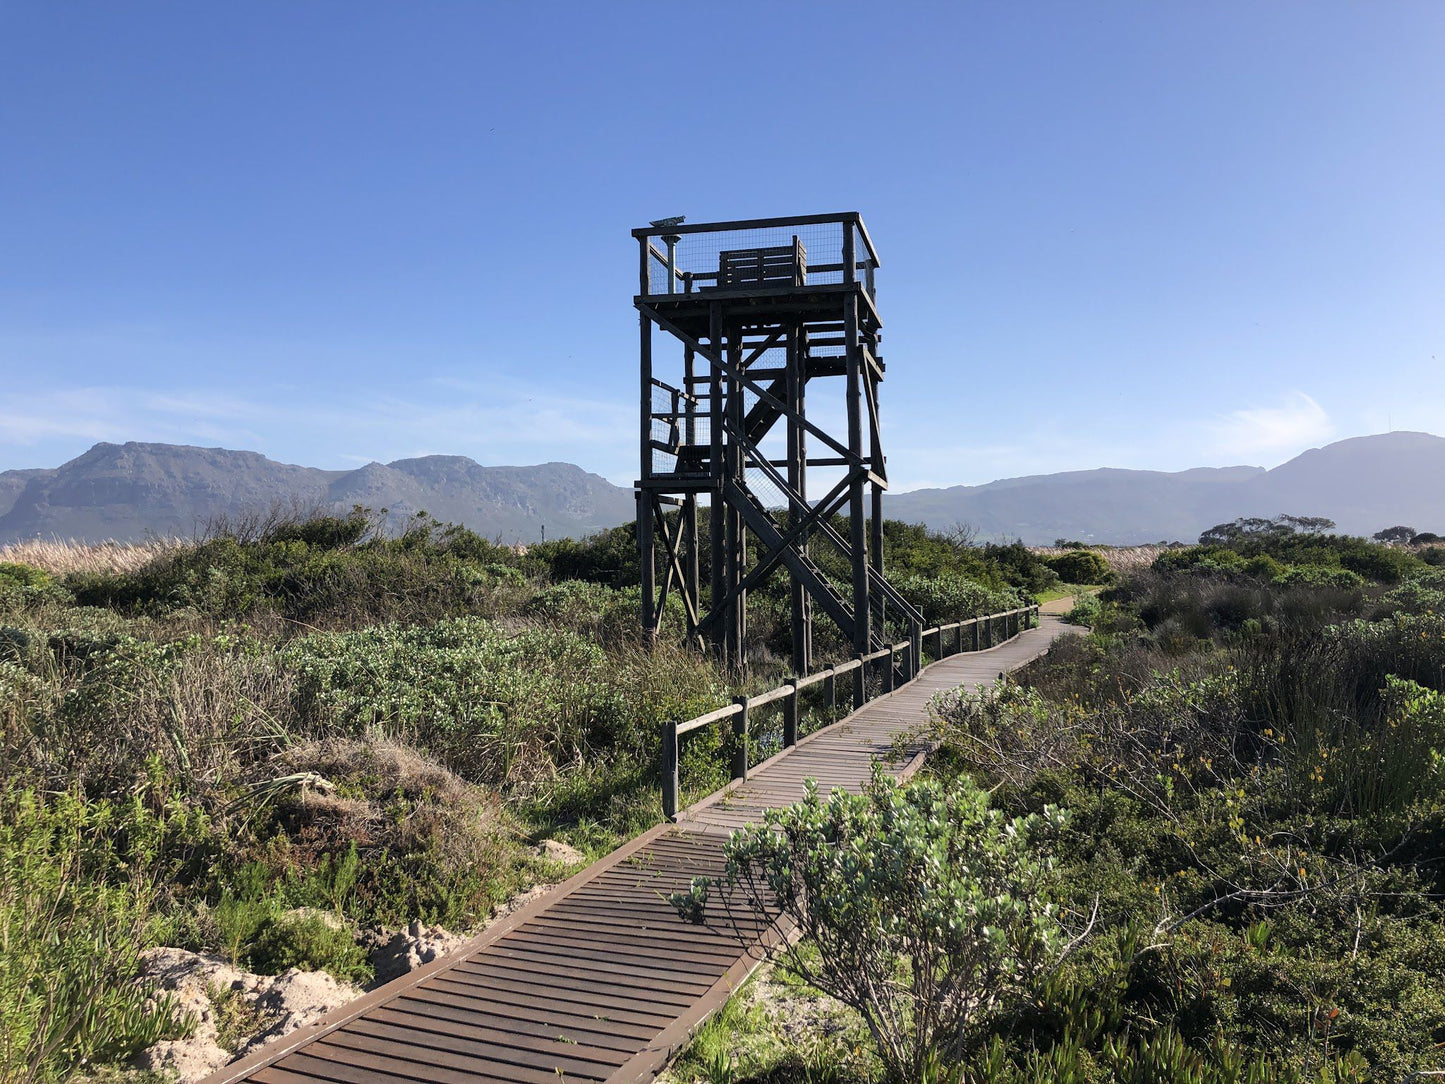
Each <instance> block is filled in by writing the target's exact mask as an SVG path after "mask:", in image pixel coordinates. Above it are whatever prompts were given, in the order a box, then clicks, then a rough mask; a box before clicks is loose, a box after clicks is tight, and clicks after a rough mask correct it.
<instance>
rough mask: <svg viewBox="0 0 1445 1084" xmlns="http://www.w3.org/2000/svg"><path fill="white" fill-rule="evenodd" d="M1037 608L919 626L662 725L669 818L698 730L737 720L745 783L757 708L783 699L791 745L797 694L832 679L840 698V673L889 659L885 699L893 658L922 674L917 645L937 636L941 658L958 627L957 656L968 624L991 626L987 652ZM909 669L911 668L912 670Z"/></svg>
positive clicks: (979, 645) (738, 767) (737, 771)
mask: <svg viewBox="0 0 1445 1084" xmlns="http://www.w3.org/2000/svg"><path fill="white" fill-rule="evenodd" d="M1038 610H1039V608H1038V606H1019V607H1017V608H1015V609H1012V610H1004V611H1003V612H1002V613H996V614H983V615H980V616H978V617H969V618H964V619H963V620H961V621H954V622H952V623H950V624H947V625H935V626H933V627H931V628H926V629H922V628H917V626H915V628H916V629H917V638H916V640H900V641H899V642H898V643H896V644H891V645H889V646H888V647H883V648H879V649H878V650H877V651H874V652H872V653H871V654H868V655H855V656H854V657H853V658H851V659H849V660H848V661H847V662H840V663H837V664H836V665H834V666H830V667H828V668H827V669H826V670H819V671H818V672H817V673H814V674H809V675H808V676H806V677H800V678H793V679H792V680H790V681H789V682H788V683H787V684H785V685H779V686H778V687H777V688H776V689H769V690H768V691H767V692H763V693H754V694H753V695H752V696H739V697H737V698H736V699H734V701H733V702H732V703H731V704H727V705H725V706H724V707H721V708H717V709H715V710H713V711H710V712H708V713H707V714H705V715H699V716H698V717H697V718H695V719H689V720H687V721H686V722H681V723H680V722H677V721H676V720H671V719H669V720H668V721H667V722H666V723H665V724H663V742H662V744H663V748H662V811H663V814H664V815H665V816H666V817H667V818H668V819H669V820H676V819H677V803H678V797H679V780H678V763H679V757H680V754H681V748H680V740H681V738H682V737H683V736H684V735H687V734H691V733H692V732H693V731H695V730H701V729H702V728H703V727H705V726H710V725H711V724H713V723H720V722H724V721H726V720H729V719H731V720H733V727H734V731H735V734H734V737H735V739H736V744H735V748H734V750H733V761H734V762H733V778H735V779H744V778H746V777H747V755H748V748H749V745H750V738H749V734H748V724H749V718H748V716H749V714H750V713H751V710H752V709H753V708H760V707H764V706H765V705H768V704H773V703H776V702H777V701H779V700H784V701H786V704H785V705H784V709H785V711H784V714H785V716H786V718H785V721H784V727H783V729H784V746H785V747H790V746H792V745H793V744H795V743H796V742H797V738H798V734H797V729H798V694H799V693H801V692H802V691H803V690H804V689H807V688H811V687H812V686H814V685H817V684H818V683H819V682H823V681H827V682H830V683H831V684H830V695H831V696H832V697H834V698H835V699H836V697H837V687H836V681H837V678H838V677H839V675H841V674H847V673H850V672H852V671H854V670H859V669H863V668H866V667H867V665H868V664H869V663H873V662H878V661H880V660H882V659H887V660H888V666H887V667H886V668H885V669H886V671H887V672H886V673H885V675H884V679H883V691H884V694H885V695H886V694H887V693H890V692H892V691H893V690H894V687H895V686H894V682H893V657H894V656H895V655H898V654H902V655H903V657H904V660H905V669H904V676H905V677H907V676H908V675H909V674H910V673H911V674H912V675H913V676H914V677H916V676H917V674H918V671H919V669H920V668H921V665H922V659H921V658H910V656H912V655H913V654H914V651H915V644H921V642H922V640H923V638H924V637H927V636H937V637H938V645H939V652H940V657H942V651H943V634H944V633H945V632H948V631H950V630H952V629H959V630H960V635H959V638H958V648H957V650H956V651H955V652H954V654H961V653H962V652H963V638H962V632H961V630H962V629H964V628H966V627H968V626H969V625H972V626H974V628H975V630H977V628H978V625H979V622H981V621H982V622H986V623H987V624H986V628H987V643H984V642H983V638H981V637H975V638H974V641H973V642H974V644H975V645H976V646H975V647H974V648H972V649H971V650H983V649H985V648H989V647H994V646H996V644H995V641H994V637H993V622H994V620H995V619H998V618H1008V617H1014V616H1016V615H1018V614H1024V615H1029V614H1036V613H1038ZM1018 626H1019V627H1018V632H1016V633H1014V635H1018V634H1019V633H1021V632H1024V631H1025V630H1027V629H1029V628H1031V627H1032V625H1031V623H1030V621H1029V620H1027V618H1026V619H1025V620H1023V621H1021V622H1018ZM1005 629H1007V625H1005ZM1010 638H1012V637H1010ZM909 667H911V669H910V668H909ZM862 678H863V675H862V674H860V675H858V677H857V678H855V679H854V701H855V707H859V706H861V704H862V703H863V702H866V700H867V686H866V684H865V683H864V682H863V680H862ZM910 680H911V679H910ZM860 687H862V689H863V693H862V698H861V702H860V698H859V696H858V690H859V688H860Z"/></svg>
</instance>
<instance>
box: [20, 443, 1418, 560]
mask: <svg viewBox="0 0 1445 1084" xmlns="http://www.w3.org/2000/svg"><path fill="white" fill-rule="evenodd" d="M277 502H281V503H295V504H299V505H308V506H309V505H320V506H324V507H330V508H332V509H334V510H337V511H346V510H349V509H350V508H351V507H352V506H353V505H357V504H362V505H366V506H367V507H370V508H378V509H379V508H387V509H389V510H390V512H391V516H392V521H393V522H394V523H400V522H402V521H404V520H406V519H409V518H410V517H411V516H413V515H414V514H415V513H417V512H418V511H426V512H428V513H430V514H431V515H433V516H435V517H436V518H437V519H440V520H443V521H446V522H452V523H462V524H465V525H466V526H468V527H471V528H472V529H473V530H476V531H478V532H480V533H481V534H483V535H484V536H486V537H488V538H497V539H500V540H502V541H504V542H520V541H532V540H535V539H537V538H538V537H540V535H541V532H542V527H543V526H544V525H545V526H546V529H547V535H548V537H552V538H560V537H565V536H571V537H577V536H580V535H583V534H587V533H589V532H592V531H595V530H599V529H601V528H604V527H612V526H616V525H617V524H620V523H625V522H629V521H631V520H632V518H633V517H634V515H635V504H634V501H633V496H632V492H631V491H630V490H628V489H624V488H622V487H620V486H614V485H612V484H611V483H610V482H608V481H607V480H606V479H604V478H601V477H599V476H598V475H595V474H589V473H588V472H586V471H584V470H583V469H582V468H581V467H578V466H574V465H573V464H571V463H541V464H537V465H535V466H522V467H507V466H503V467H485V466H482V465H481V464H479V463H477V462H476V461H474V460H472V459H468V458H467V457H465V456H453V455H433V456H423V457H421V458H417V459H398V460H396V461H394V462H392V463H368V464H366V465H365V466H363V467H358V468H356V469H354V470H321V469H318V468H316V467H303V466H296V465H294V464H289V463H278V462H276V461H275V460H272V459H268V458H266V457H265V456H264V455H261V454H260V453H259V452H245V451H231V450H228V449H224V448H196V447H190V446H187V445H175V444H143V443H135V442H132V443H128V444H97V445H96V446H95V447H93V448H91V449H90V450H89V451H88V452H86V453H84V454H83V455H80V456H78V457H76V458H75V459H72V460H71V461H70V462H68V463H65V464H62V465H61V466H60V467H56V468H36V469H30V470H11V471H4V472H0V544H3V543H6V542H13V541H19V540H22V539H26V538H53V537H55V538H76V539H86V540H92V541H98V540H102V539H106V538H114V539H117V540H122V541H125V540H133V539H138V538H143V537H145V536H146V535H148V534H157V535H178V536H182V537H189V536H191V535H193V534H195V533H196V532H197V531H198V530H200V529H201V528H203V527H204V526H205V525H206V523H207V522H208V521H209V520H211V519H213V518H215V517H217V516H236V515H239V514H242V513H244V512H246V511H250V510H255V509H264V508H267V507H270V506H271V505H273V504H276V503H277ZM885 502H886V503H885V506H884V507H885V509H886V511H887V514H888V515H889V516H891V517H894V518H897V519H903V520H907V521H910V522H922V523H927V524H928V525H930V526H932V527H937V528H948V527H952V526H953V525H955V524H958V523H966V524H968V525H970V526H972V527H974V528H976V529H977V531H978V533H979V536H980V537H981V538H984V539H993V538H1006V539H1013V538H1021V539H1023V541H1025V542H1027V543H1030V544H1047V543H1050V542H1052V541H1054V540H1055V539H1056V538H1075V539H1080V540H1082V541H1093V542H1104V543H1117V544H1129V543H1138V542H1157V541H1160V540H1161V539H1179V540H1182V541H1193V540H1194V539H1195V538H1197V537H1198V535H1199V533H1200V532H1201V531H1203V530H1205V529H1206V528H1208V527H1211V526H1213V525H1214V524H1216V523H1221V522H1224V521H1226V520H1231V519H1234V518H1235V517H1237V516H1243V515H1258V516H1273V515H1277V514H1279V513H1281V512H1288V513H1291V514H1295V515H1318V516H1328V517H1329V518H1330V519H1333V520H1335V521H1336V523H1338V524H1339V528H1340V530H1342V531H1346V532H1349V533H1353V534H1366V535H1368V534H1372V533H1374V532H1375V531H1377V530H1379V529H1380V528H1382V527H1386V526H1390V525H1392V524H1396V523H1403V524H1407V525H1409V526H1412V527H1415V528H1417V529H1419V530H1433V531H1437V532H1440V533H1445V438H1441V437H1437V436H1432V435H1430V434H1428V433H1385V434H1380V435H1377V436H1370V437H1355V438H1351V439H1349V440H1342V441H1337V442H1336V443H1334V444H1329V445H1326V446H1325V447H1323V448H1314V449H1311V450H1310V451H1307V452H1304V453H1303V454H1301V455H1299V456H1296V457H1295V458H1294V459H1291V460H1290V461H1289V462H1287V463H1284V464H1282V465H1280V466H1278V467H1275V468H1274V469H1272V470H1266V469H1264V468H1263V467H1249V466H1236V467H1196V468H1193V469H1191V470H1185V471H1178V472H1172V473H1171V472H1165V471H1146V470H1121V469H1117V468H1109V467H1105V468H1100V469H1098V470H1085V471H1066V472H1063V473H1059V474H1043V475H1031V476H1025V477H1018V478H1003V479H1000V480H998V481H996V482H990V483H988V484H986V485H980V486H953V487H951V488H948V489H921V490H915V491H914V492H912V493H900V494H890V495H888V496H887V497H886V498H885Z"/></svg>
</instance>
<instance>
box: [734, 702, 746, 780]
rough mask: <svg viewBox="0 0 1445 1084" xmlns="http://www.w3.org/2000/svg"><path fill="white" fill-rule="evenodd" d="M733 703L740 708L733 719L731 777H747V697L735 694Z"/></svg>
mask: <svg viewBox="0 0 1445 1084" xmlns="http://www.w3.org/2000/svg"><path fill="white" fill-rule="evenodd" d="M733 703H734V704H736V705H738V707H739V708H741V709H742V710H741V711H739V712H738V714H737V717H736V718H735V719H734V720H733V778H734V779H744V780H745V779H747V777H748V698H747V697H746V696H736V697H734V698H733Z"/></svg>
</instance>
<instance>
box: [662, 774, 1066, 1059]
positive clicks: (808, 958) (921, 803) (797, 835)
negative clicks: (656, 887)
mask: <svg viewBox="0 0 1445 1084" xmlns="http://www.w3.org/2000/svg"><path fill="white" fill-rule="evenodd" d="M1062 823H1063V817H1062V815H1061V814H1059V813H1058V812H1057V811H1056V810H1053V809H1051V808H1049V809H1045V810H1043V811H1042V812H1040V813H1030V814H1027V815H1025V816H1022V817H1015V818H1008V817H1005V816H1004V815H1003V814H1001V813H1000V812H999V811H997V810H995V809H991V808H990V806H989V800H988V795H987V794H986V793H985V792H984V791H982V790H979V789H978V788H976V787H972V786H970V785H969V784H968V783H967V782H963V781H960V782H958V783H956V784H955V785H953V786H951V787H948V788H945V787H942V786H940V785H939V784H938V783H937V782H915V783H910V784H907V785H902V786H900V785H898V784H896V783H894V782H893V781H892V780H891V779H890V778H889V777H888V776H886V775H885V774H883V771H882V769H881V768H880V769H878V770H877V771H876V772H875V774H874V778H873V781H872V783H871V784H870V785H869V787H868V788H867V790H866V791H865V792H864V793H863V794H857V795H854V794H848V793H847V792H846V791H843V790H841V789H839V790H836V791H834V792H833V793H832V794H831V795H830V796H829V797H827V798H826V799H824V798H823V797H821V796H820V795H819V793H818V790H817V787H816V786H815V785H812V784H810V785H809V788H808V792H807V796H806V797H805V798H804V799H803V800H802V801H801V802H799V803H798V804H797V805H794V806H792V807H790V808H788V809H785V810H775V811H771V812H769V813H768V814H767V815H766V823H765V824H764V825H761V826H758V827H754V828H747V829H743V830H742V831H740V832H737V833H735V834H734V836H733V838H732V839H731V840H730V841H729V842H728V845H727V848H726V855H727V869H726V872H725V873H724V874H723V876H722V877H721V878H718V879H717V880H715V881H714V880H710V879H706V878H702V879H699V880H697V881H695V882H694V883H693V887H692V890H691V891H690V892H688V893H685V894H682V895H678V896H674V897H673V903H674V905H675V906H676V907H677V908H678V911H679V912H680V913H681V914H683V915H684V916H687V917H690V918H692V919H693V920H694V921H704V920H705V917H706V913H707V906H708V902H709V898H710V897H711V896H712V895H714V893H715V892H717V893H721V894H724V895H725V898H728V897H727V896H726V894H727V893H729V892H732V893H733V894H734V896H735V897H736V898H735V899H732V900H731V902H729V904H728V906H730V907H741V908H742V909H743V910H744V911H745V912H746V913H747V914H748V916H749V921H762V922H764V923H768V922H774V921H777V917H776V916H777V915H778V913H779V911H781V913H782V915H783V916H784V917H785V919H786V920H787V921H788V922H790V923H791V924H793V925H795V926H796V928H797V929H799V930H800V931H802V932H803V933H804V935H805V936H806V937H807V938H808V940H809V944H810V947H811V949H812V950H813V951H812V952H793V953H790V954H788V955H786V956H784V957H783V962H784V966H785V967H786V968H788V969H789V970H791V971H793V972H794V973H795V974H796V975H797V976H798V977H799V978H801V979H802V980H803V981H805V982H808V983H809V984H811V985H812V986H815V987H816V988H818V989H819V990H822V991H823V992H825V993H827V994H830V995H831V996H833V997H836V998H837V999H838V1000H839V1001H841V1002H842V1003H843V1004H845V1005H847V1006H849V1007H851V1008H852V1009H854V1010H855V1011H856V1012H857V1013H858V1014H859V1015H860V1016H861V1017H862V1019H863V1021H864V1023H865V1025H866V1026H867V1029H868V1032H869V1034H870V1035H871V1036H872V1038H873V1041H874V1045H875V1048H876V1051H877V1053H878V1056H879V1058H880V1060H881V1061H882V1063H883V1065H884V1067H885V1070H886V1072H887V1074H888V1076H889V1078H890V1079H892V1080H897V1081H917V1080H922V1079H925V1074H926V1073H927V1072H928V1071H929V1070H930V1069H931V1068H935V1069H936V1068H937V1067H938V1066H946V1065H952V1064H956V1063H957V1061H958V1060H959V1058H960V1056H961V1055H962V1054H963V1053H964V1052H965V1051H966V1050H967V1049H968V1048H969V1046H970V1045H971V1044H972V1043H973V1041H974V1040H975V1038H976V1035H977V1034H978V1032H979V1031H980V1030H982V1029H983V1028H984V1026H985V1025H986V1024H987V1023H988V1022H989V1021H990V1020H991V1019H992V1018H993V1017H995V1016H997V1015H999V1014H1001V1013H1004V1012H1007V1011H1009V1010H1011V1009H1013V1008H1016V1007H1017V1006H1018V1005H1020V1004H1025V1003H1027V1002H1028V1001H1029V1000H1030V999H1031V998H1032V997H1034V996H1036V993H1037V990H1038V988H1039V986H1040V984H1041V982H1042V981H1043V980H1044V979H1045V977H1046V976H1047V975H1049V974H1050V972H1051V971H1052V970H1053V969H1054V968H1056V967H1057V966H1058V964H1059V962H1060V960H1061V958H1062V956H1063V953H1064V951H1065V948H1066V945H1065V938H1064V937H1063V934H1062V931H1061V928H1060V925H1059V920H1058V916H1057V914H1056V912H1055V909H1054V907H1053V906H1052V905H1051V904H1049V903H1047V902H1045V901H1044V900H1043V898H1042V894H1041V889H1042V888H1043V885H1044V883H1045V881H1046V879H1047V876H1048V871H1049V869H1050V865H1051V863H1050V860H1049V859H1048V858H1047V857H1045V856H1044V855H1043V853H1042V851H1041V849H1040V844H1041V839H1042V836H1043V834H1044V833H1045V831H1046V830H1050V829H1056V828H1057V827H1058V826H1059V825H1060V824H1062Z"/></svg>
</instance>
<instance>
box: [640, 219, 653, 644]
mask: <svg viewBox="0 0 1445 1084" xmlns="http://www.w3.org/2000/svg"><path fill="white" fill-rule="evenodd" d="M642 275H643V279H644V292H646V291H645V286H646V277H647V240H646V238H644V239H643V243H642ZM638 322H639V324H638V326H639V331H640V333H641V338H640V341H639V347H640V357H641V390H640V395H639V400H640V405H641V407H642V412H641V414H642V418H641V421H642V424H641V426H640V427H639V434H638V437H639V439H638V456H639V460H640V462H639V464H638V470H639V473H638V476H637V477H638V478H639V479H640V480H641V481H640V484H639V486H638V489H637V556H638V560H639V562H640V563H641V572H642V582H641V586H642V599H641V610H642V613H641V617H642V642H643V644H644V645H646V646H648V647H651V646H652V645H653V643H654V642H655V640H656V637H657V613H656V610H655V608H654V607H655V602H654V601H653V597H654V595H655V594H656V591H657V562H656V559H655V554H654V549H655V546H654V540H653V534H652V492H651V491H650V490H649V489H648V488H647V482H648V480H649V479H651V477H652V320H651V318H649V317H648V316H647V315H646V314H645V313H639V314H638Z"/></svg>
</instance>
